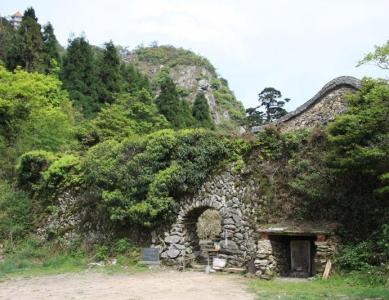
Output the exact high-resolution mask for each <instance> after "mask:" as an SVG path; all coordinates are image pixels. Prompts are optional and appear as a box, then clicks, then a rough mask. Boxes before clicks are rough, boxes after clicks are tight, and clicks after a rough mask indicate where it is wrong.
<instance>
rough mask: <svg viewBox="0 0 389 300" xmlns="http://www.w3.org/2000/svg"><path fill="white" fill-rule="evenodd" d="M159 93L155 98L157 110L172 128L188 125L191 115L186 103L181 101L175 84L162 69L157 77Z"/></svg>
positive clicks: (191, 118)
mask: <svg viewBox="0 0 389 300" xmlns="http://www.w3.org/2000/svg"><path fill="white" fill-rule="evenodd" d="M159 87H160V93H159V96H158V98H157V100H156V103H157V106H158V110H159V112H160V113H161V114H163V115H164V116H165V117H166V119H167V120H168V121H169V122H170V123H171V124H172V125H173V127H174V128H184V127H190V126H191V125H192V124H193V117H192V114H191V110H190V107H189V105H188V103H186V102H184V101H181V99H180V97H179V94H178V92H177V89H176V85H175V84H174V82H173V80H172V79H171V78H170V77H169V74H168V71H166V70H163V71H162V72H161V74H160V78H159Z"/></svg>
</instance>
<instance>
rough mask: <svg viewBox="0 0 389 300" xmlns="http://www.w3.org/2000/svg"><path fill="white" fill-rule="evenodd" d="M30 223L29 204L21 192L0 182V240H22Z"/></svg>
mask: <svg viewBox="0 0 389 300" xmlns="http://www.w3.org/2000/svg"><path fill="white" fill-rule="evenodd" d="M31 223H32V213H31V202H30V200H29V199H28V197H27V195H26V194H25V193H23V192H22V191H15V190H13V189H12V187H11V186H10V185H9V184H7V183H6V182H0V240H10V242H11V243H13V242H14V241H15V240H19V239H22V238H23V237H24V236H25V235H26V234H27V233H28V232H29V231H30V230H31Z"/></svg>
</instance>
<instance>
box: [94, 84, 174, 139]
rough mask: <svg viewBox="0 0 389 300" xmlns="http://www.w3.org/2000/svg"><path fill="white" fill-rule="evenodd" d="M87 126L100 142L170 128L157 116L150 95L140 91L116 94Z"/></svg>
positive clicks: (156, 110)
mask: <svg viewBox="0 0 389 300" xmlns="http://www.w3.org/2000/svg"><path fill="white" fill-rule="evenodd" d="M91 124H92V125H93V126H92V128H91V129H92V131H93V132H95V133H96V135H97V136H98V139H99V140H100V141H104V140H107V139H116V140H118V141H120V140H122V139H124V138H128V137H131V136H133V135H144V134H148V133H151V132H153V131H156V130H160V129H163V128H168V127H170V124H169V122H168V121H167V120H166V118H165V117H164V116H163V115H161V114H159V113H158V109H157V107H156V105H155V104H154V102H153V99H152V97H151V95H150V93H149V92H148V91H146V90H144V89H142V90H140V91H138V92H136V93H133V94H121V95H119V96H118V98H117V101H116V102H115V103H114V104H111V105H109V106H107V107H104V108H102V110H101V111H100V112H99V113H98V114H97V116H96V118H95V119H94V120H93V121H92V122H91ZM89 134H91V133H89Z"/></svg>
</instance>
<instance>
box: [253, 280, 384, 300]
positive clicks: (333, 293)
mask: <svg viewBox="0 0 389 300" xmlns="http://www.w3.org/2000/svg"><path fill="white" fill-rule="evenodd" d="M360 275H361V274H359V275H355V274H354V275H350V274H349V275H344V276H341V275H334V276H332V277H331V278H330V279H329V280H327V281H324V280H321V279H314V280H309V281H308V280H285V279H275V280H271V281H265V280H259V279H252V280H250V282H249V287H250V290H251V291H252V292H254V293H255V294H256V295H257V299H269V300H271V299H281V300H284V299H298V300H304V299H309V300H316V299H389V286H385V284H383V283H382V282H381V283H373V284H369V283H368V282H366V280H365V279H366V278H365V276H360ZM362 277H363V278H362Z"/></svg>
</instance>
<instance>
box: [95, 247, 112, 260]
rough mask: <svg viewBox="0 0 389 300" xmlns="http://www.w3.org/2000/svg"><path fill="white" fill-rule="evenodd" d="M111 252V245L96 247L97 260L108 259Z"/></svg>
mask: <svg viewBox="0 0 389 300" xmlns="http://www.w3.org/2000/svg"><path fill="white" fill-rule="evenodd" d="M109 252H110V251H109V247H108V246H106V245H103V246H99V247H97V248H96V254H95V257H96V260H97V261H104V260H107V259H108V255H109Z"/></svg>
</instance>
